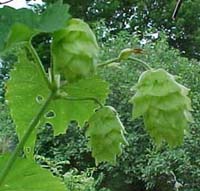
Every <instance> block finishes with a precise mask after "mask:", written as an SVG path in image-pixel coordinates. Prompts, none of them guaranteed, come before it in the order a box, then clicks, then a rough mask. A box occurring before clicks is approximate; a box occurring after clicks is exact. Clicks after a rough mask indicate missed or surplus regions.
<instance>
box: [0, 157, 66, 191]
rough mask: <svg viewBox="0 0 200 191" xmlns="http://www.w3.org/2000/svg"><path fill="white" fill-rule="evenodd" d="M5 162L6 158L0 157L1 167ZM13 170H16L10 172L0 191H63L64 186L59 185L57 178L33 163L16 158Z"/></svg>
mask: <svg viewBox="0 0 200 191" xmlns="http://www.w3.org/2000/svg"><path fill="white" fill-rule="evenodd" d="M7 160H8V157H6V156H5V155H2V156H0V165H1V166H2V165H3V164H5V162H6V161H7ZM15 168H16V169H15V170H14V171H13V172H12V174H11V176H9V178H8V179H6V181H5V182H4V184H3V186H2V187H1V190H3V191H8V190H16V191H17V190H19V191H25V190H33V191H36V190H38V191H42V190H44V189H48V190H50V191H53V190H55V189H56V190H58V191H63V190H65V187H64V184H61V183H60V181H59V179H58V178H55V177H53V176H52V175H51V174H50V173H49V172H48V171H47V170H45V169H42V168H41V167H39V166H38V165H37V164H35V162H34V161H31V160H30V161H29V160H28V159H22V158H18V159H17V161H16V164H15ZM44 179H45V181H44ZM19 180H20V183H19ZM27 182H28V183H27Z"/></svg>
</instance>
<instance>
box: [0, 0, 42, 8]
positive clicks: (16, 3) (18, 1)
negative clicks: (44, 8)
mask: <svg viewBox="0 0 200 191" xmlns="http://www.w3.org/2000/svg"><path fill="white" fill-rule="evenodd" d="M6 1H7V0H0V2H1V3H3V2H6ZM31 3H40V4H41V3H42V0H32V1H31ZM6 5H7V6H10V7H14V8H16V9H19V8H22V7H27V5H26V1H25V0H13V1H11V2H10V3H7V4H6ZM1 7H2V6H1Z"/></svg>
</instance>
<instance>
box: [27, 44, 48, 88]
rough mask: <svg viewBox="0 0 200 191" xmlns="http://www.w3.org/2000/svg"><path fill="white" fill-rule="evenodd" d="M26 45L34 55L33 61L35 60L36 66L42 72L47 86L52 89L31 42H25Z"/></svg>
mask: <svg viewBox="0 0 200 191" xmlns="http://www.w3.org/2000/svg"><path fill="white" fill-rule="evenodd" d="M27 47H28V49H29V51H30V52H31V54H32V55H33V56H34V59H35V61H36V62H37V66H38V67H39V68H40V71H41V72H42V75H43V78H44V80H45V81H46V83H47V85H48V87H49V88H50V89H52V85H51V83H50V81H49V80H48V78H47V75H46V72H45V70H44V67H43V65H42V62H41V60H40V58H39V56H38V54H37V52H36V50H35V49H34V47H33V46H32V44H31V42H28V43H27Z"/></svg>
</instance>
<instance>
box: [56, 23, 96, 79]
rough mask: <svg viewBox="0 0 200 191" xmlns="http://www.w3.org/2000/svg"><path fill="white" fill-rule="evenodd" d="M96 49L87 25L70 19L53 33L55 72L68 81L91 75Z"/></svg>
mask: <svg viewBox="0 0 200 191" xmlns="http://www.w3.org/2000/svg"><path fill="white" fill-rule="evenodd" d="M98 49H99V47H98V44H97V42H96V37H95V35H94V34H93V32H92V30H91V29H90V28H89V26H88V25H87V24H86V23H85V22H83V21H82V20H80V19H71V20H70V21H69V23H68V26H67V27H66V28H65V29H63V30H60V31H58V32H55V33H54V38H53V45H52V53H53V59H54V65H55V73H56V74H61V77H62V78H64V79H66V80H68V81H69V82H72V81H76V80H77V79H81V78H83V77H88V76H89V75H93V74H94V73H95V62H96V58H97V54H98Z"/></svg>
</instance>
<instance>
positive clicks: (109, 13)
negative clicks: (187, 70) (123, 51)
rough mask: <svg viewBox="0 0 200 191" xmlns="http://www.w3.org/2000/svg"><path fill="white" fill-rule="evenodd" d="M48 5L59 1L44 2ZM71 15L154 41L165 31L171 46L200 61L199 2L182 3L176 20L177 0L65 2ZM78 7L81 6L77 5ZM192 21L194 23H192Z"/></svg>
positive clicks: (89, 0)
mask: <svg viewBox="0 0 200 191" xmlns="http://www.w3.org/2000/svg"><path fill="white" fill-rule="evenodd" d="M44 1H45V2H47V3H51V2H55V1H56V0H48V1H46V0H44ZM64 2H66V3H68V4H69V5H70V6H71V7H70V12H71V14H72V15H74V16H75V17H78V18H82V19H84V20H85V21H87V22H91V23H92V22H96V21H99V20H101V19H104V20H105V23H106V26H107V27H109V28H110V30H111V31H112V33H115V34H117V33H118V32H119V31H123V30H127V31H129V32H131V33H132V34H137V35H139V36H140V38H144V39H147V40H149V39H151V38H154V37H153V35H154V34H155V33H157V32H158V33H159V32H163V31H165V33H166V34H167V36H168V41H169V44H170V45H172V46H173V47H175V48H178V49H179V50H180V51H181V52H182V54H184V55H186V56H188V57H190V58H197V59H199V58H200V57H199V52H200V51H199V50H200V49H199V44H200V41H199V40H200V39H199V35H198V33H199V28H200V25H199V23H200V22H199V17H198V15H199V8H200V5H199V1H198V0H194V1H190V0H186V1H184V2H183V3H182V6H181V8H180V10H179V13H178V15H177V18H176V20H172V13H173V10H174V8H175V5H176V1H174V0H164V1H155V0H148V1H140V0H137V1H134V2H133V1H130V0H126V1H120V0H113V1H108V0H83V1H81V2H80V1H79V0H73V1H71V0H64ZM77 5H79V6H77ZM191 21H192V22H191Z"/></svg>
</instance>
